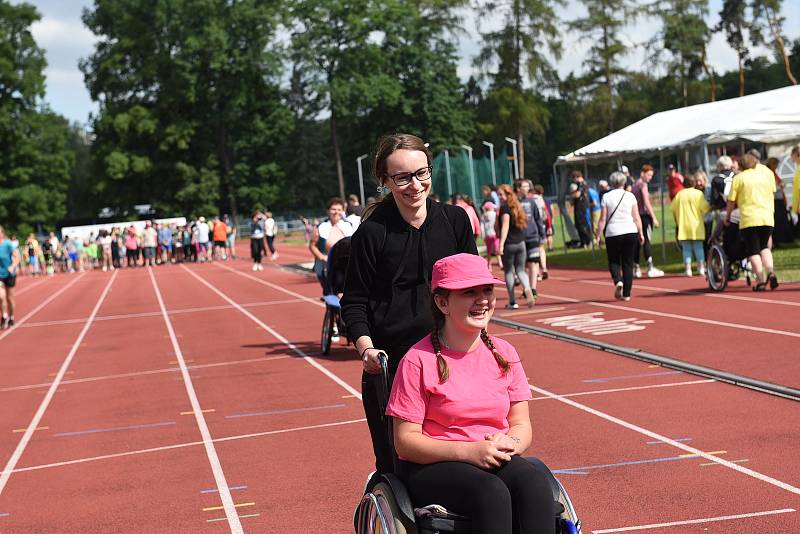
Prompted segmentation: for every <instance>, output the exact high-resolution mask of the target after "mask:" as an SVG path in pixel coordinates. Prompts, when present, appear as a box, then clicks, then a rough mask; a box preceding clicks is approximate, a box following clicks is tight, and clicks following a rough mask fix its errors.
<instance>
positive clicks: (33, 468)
mask: <svg viewBox="0 0 800 534" xmlns="http://www.w3.org/2000/svg"><path fill="white" fill-rule="evenodd" d="M366 421H367V420H366V419H364V418H361V419H350V420H348V421H338V422H335V423H322V424H319V425H308V426H300V427H294V428H283V429H280V430H268V431H265V432H255V433H253V434H238V435H235V436H228V437H224V438H215V439H212V440H211V441H212V442H214V443H219V442H222V441H236V440H239V439H249V438H259V437H263V436H272V435H277V434H287V433H289V432H299V431H301V430H316V429H320V428H329V427H334V426H342V425H351V424H353V423H365V422H366ZM203 444H204V442H202V441H190V442H188V443H178V444H175V445H165V446H163V447H152V448H150V449H139V450H135V451H126V452H117V453H113V454H103V455H101V456H91V457H88V458H78V459H76V460H66V461H63V462H54V463H51V464H41V465H32V466H29V467H20V468H19V469H14V470H13V471H10V472H11V473H24V472H27V471H39V470H41V469H51V468H54V467H62V466H66V465H75V464H83V463H86V462H96V461H98V460H110V459H112V458H122V457H124V456H134V455H138V454H147V453H151V452H162V451H169V450H174V449H183V448H186V447H195V446H197V445H203ZM4 473H6V472H5V471H4V472H3V473H0V474H4Z"/></svg>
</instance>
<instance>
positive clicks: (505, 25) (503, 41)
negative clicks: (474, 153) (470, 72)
mask: <svg viewBox="0 0 800 534" xmlns="http://www.w3.org/2000/svg"><path fill="white" fill-rule="evenodd" d="M561 5H564V0H489V1H487V2H483V3H482V4H481V5H480V6H479V9H483V10H485V11H487V12H495V13H499V14H500V17H502V20H503V22H502V25H501V27H500V29H498V30H496V31H489V32H482V33H481V37H482V39H483V44H482V46H481V51H480V53H479V55H478V57H477V58H476V60H475V62H476V64H478V65H479V66H481V67H482V68H483V70H484V72H485V73H487V75H488V77H489V78H490V79H491V82H492V83H491V85H492V88H493V89H510V90H511V91H505V94H506V95H507V96H510V93H511V92H514V93H516V94H515V95H514V96H513V98H512V100H513V101H514V102H515V103H516V104H524V105H531V106H540V102H539V99H537V98H528V97H526V96H525V95H524V94H523V85H524V82H525V81H526V80H527V81H528V82H530V83H531V84H534V85H535V86H540V87H555V85H556V83H557V80H558V75H557V73H556V71H555V69H554V68H553V66H552V65H551V64H550V61H549V59H548V58H547V56H546V55H545V52H546V51H549V52H550V53H551V54H552V55H553V56H554V57H555V58H556V59H560V56H561V32H560V31H559V28H558V16H557V15H556V12H555V7H556V6H561ZM495 68H496V70H494V71H493V69H495ZM516 104H515V105H516ZM518 111H520V112H523V110H522V109H519V108H518ZM523 113H524V115H526V116H528V117H530V118H533V117H540V118H541V117H545V116H546V114H545V113H544V110H543V109H541V108H539V109H525V110H524V112H523ZM517 122H518V123H519V124H522V121H517ZM543 126H544V124H542V123H540V124H537V125H531V130H532V131H536V130H541V131H543V130H544V127H543ZM514 134H515V136H516V138H517V148H518V157H519V160H520V161H519V168H520V173H521V174H520V177H521V178H524V172H525V143H524V138H525V134H526V132H525V131H524V130H523V129H521V128H518V129H516V130H514Z"/></svg>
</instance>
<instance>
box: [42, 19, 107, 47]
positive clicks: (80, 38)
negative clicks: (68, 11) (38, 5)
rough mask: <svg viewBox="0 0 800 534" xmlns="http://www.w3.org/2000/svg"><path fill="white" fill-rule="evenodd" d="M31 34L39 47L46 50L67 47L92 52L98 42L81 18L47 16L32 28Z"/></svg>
mask: <svg viewBox="0 0 800 534" xmlns="http://www.w3.org/2000/svg"><path fill="white" fill-rule="evenodd" d="M31 33H33V37H34V38H35V39H36V42H37V43H38V44H39V46H41V47H44V48H51V47H67V48H71V49H83V50H88V51H91V49H92V47H93V46H94V43H95V42H97V40H98V39H97V37H96V36H95V35H94V34H93V33H92V32H90V31H89V29H88V28H87V27H86V26H84V24H83V22H82V21H81V20H80V19H79V18H76V19H74V20H65V19H57V18H51V17H46V16H45V17H42V19H41V20H40V21H38V22H35V23H34V24H33V25H32V26H31Z"/></svg>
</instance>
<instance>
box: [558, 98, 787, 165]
mask: <svg viewBox="0 0 800 534" xmlns="http://www.w3.org/2000/svg"><path fill="white" fill-rule="evenodd" d="M797 139H800V86H798V85H793V86H789V87H783V88H781V89H774V90H772V91H764V92H763V93H756V94H753V95H747V96H742V97H739V98H731V99H728V100H720V101H718V102H709V103H706V104H698V105H696V106H689V107H685V108H679V109H672V110H669V111H662V112H660V113H656V114H654V115H650V116H649V117H647V118H645V119H642V120H640V121H639V122H635V123H633V124H631V125H630V126H627V127H626V128H623V129H622V130H619V131H617V132H614V133H612V134H611V135H608V136H606V137H603V138H602V139H599V140H597V141H595V142H593V143H591V144H589V145H586V146H585V147H583V148H579V149H578V150H576V151H574V152H571V153H569V154H567V155H565V156H560V157H559V158H558V163H559V164H562V163H572V162H581V161H585V160H592V159H612V158H616V157H621V156H624V155H634V154H642V155H645V154H652V153H657V152H669V151H674V150H678V149H681V148H685V147H690V146H703V145H705V146H708V145H715V144H721V143H727V142H730V141H734V140H746V141H753V142H757V143H765V144H774V143H787V142H790V141H794V140H797Z"/></svg>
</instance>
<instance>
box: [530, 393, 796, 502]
mask: <svg viewBox="0 0 800 534" xmlns="http://www.w3.org/2000/svg"><path fill="white" fill-rule="evenodd" d="M530 388H531V391H535V392H536V393H539V394H540V395H544V396H546V397H550V398H551V399H555V400H557V401H560V402H563V403H565V404H568V405H570V406H572V407H573V408H577V409H578V410H582V411H584V412H587V413H590V414H592V415H595V416H597V417H599V418H601V419H605V420H606V421H609V422H611V423H614V424H617V425H620V426H623V427H625V428H627V429H629V430H633V431H634V432H638V433H639V434H643V435H645V436H647V437H649V438H652V439H657V440H659V441H663V442H664V444H666V445H672V446H673V447H675V448H677V449H681V450H682V451H686V452H688V453H691V454H694V455H697V456H699V457H701V458H705V459H706V460H708V461H709V462H714V463H718V464H720V465H722V466H724V467H727V468H729V469H733V470H734V471H738V472H740V473H742V474H744V475H747V476H749V477H753V478H755V479H757V480H760V481H762V482H766V483H767V484H772V485H773V486H776V487H778V488H780V489H782V490H785V491H788V492H789V493H794V494H795V495H800V488H797V487H795V486H792V485H791V484H787V483H786V482H782V481H780V480H777V479H775V478H772V477H770V476H768V475H765V474H763V473H759V472H757V471H753V470H752V469H748V468H746V467H742V466H741V465H739V464H735V463H732V462H729V461H727V460H723V459H722V458H719V457H718V456H714V455H713V454H709V453H707V452H704V451H701V450H700V449H697V448H695V447H691V446H689V445H686V444H684V443H681V442H679V441H675V440H674V439H671V438H668V437H666V436H662V435H661V434H658V433H656V432H653V431H652V430H647V429H646V428H642V427H640V426H638V425H635V424H633V423H629V422H628V421H624V420H622V419H620V418H618V417H614V416H613V415H609V414H607V413H605V412H601V411H600V410H595V409H594V408H590V407H589V406H586V405H585V404H581V403H579V402H575V401H574V400H571V399H568V398H566V397H564V396H563V395H558V394H556V393H551V392H550V391H547V390H546V389H542V388H539V387H536V386H534V385H530Z"/></svg>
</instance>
